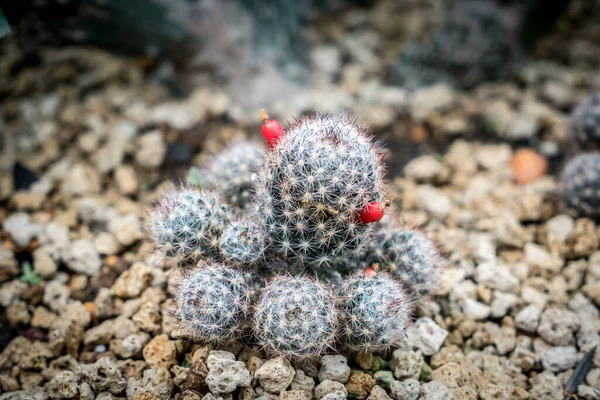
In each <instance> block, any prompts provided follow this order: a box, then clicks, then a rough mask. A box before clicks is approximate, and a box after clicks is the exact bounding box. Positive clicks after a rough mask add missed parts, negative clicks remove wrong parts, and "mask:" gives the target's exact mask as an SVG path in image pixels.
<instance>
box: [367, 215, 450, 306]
mask: <svg viewBox="0 0 600 400" xmlns="http://www.w3.org/2000/svg"><path fill="white" fill-rule="evenodd" d="M440 260H441V258H440V255H439V253H438V251H437V248H436V246H435V244H434V243H433V242H432V241H431V240H430V239H429V238H428V237H427V235H426V234H425V233H423V232H420V231H417V230H410V229H407V228H404V227H396V226H393V225H391V224H386V225H384V226H383V227H381V228H380V229H379V230H377V231H376V233H375V237H374V238H373V240H371V241H370V243H369V246H368V248H367V250H366V251H365V253H364V254H363V255H362V256H361V261H362V262H364V263H365V264H366V265H372V264H378V265H379V266H380V267H381V269H382V270H384V271H388V272H390V273H391V274H393V275H395V276H397V277H398V278H400V280H401V281H402V282H403V283H404V284H405V286H406V289H407V292H408V293H409V294H410V296H412V297H413V298H414V299H418V298H419V297H421V296H425V295H428V294H430V293H431V292H433V291H434V290H435V289H436V287H437V276H438V269H439V268H440Z"/></svg>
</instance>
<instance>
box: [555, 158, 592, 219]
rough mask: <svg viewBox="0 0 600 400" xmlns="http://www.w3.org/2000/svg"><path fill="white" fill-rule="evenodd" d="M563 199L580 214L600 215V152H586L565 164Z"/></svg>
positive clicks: (588, 215) (569, 207)
mask: <svg viewBox="0 0 600 400" xmlns="http://www.w3.org/2000/svg"><path fill="white" fill-rule="evenodd" d="M562 185H563V188H562V200H563V203H564V204H565V206H566V207H567V208H568V209H570V210H573V211H575V212H576V213H577V214H578V215H579V216H587V217H590V218H598V217H599V216H600V154H599V153H584V154H581V155H579V156H577V157H575V158H574V159H573V160H571V161H569V163H568V164H567V165H566V166H565V169H564V171H563V174H562Z"/></svg>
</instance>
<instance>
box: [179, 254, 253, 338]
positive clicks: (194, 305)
mask: <svg viewBox="0 0 600 400" xmlns="http://www.w3.org/2000/svg"><path fill="white" fill-rule="evenodd" d="M182 273H183V277H182V278H181V279H180V282H179V283H178V284H177V285H175V288H174V289H173V297H174V299H175V303H176V304H177V309H176V311H175V317H176V319H177V321H178V322H179V324H180V326H181V327H182V328H183V330H184V333H186V334H189V335H191V336H192V338H193V339H195V340H199V341H202V342H208V343H224V342H228V341H230V340H235V339H237V338H239V337H240V336H241V335H242V334H243V333H244V329H245V328H246V327H247V326H248V325H247V324H248V315H249V312H250V304H251V302H252V301H253V299H254V295H255V293H256V288H257V281H256V279H255V277H254V276H253V275H252V274H251V273H248V272H243V271H241V270H237V269H233V268H230V267H227V266H225V265H222V264H218V263H214V262H206V263H203V262H201V263H200V264H199V265H198V267H197V268H194V269H191V270H184V271H183V272H182Z"/></svg>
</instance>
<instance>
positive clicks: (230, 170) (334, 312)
mask: <svg viewBox="0 0 600 400" xmlns="http://www.w3.org/2000/svg"><path fill="white" fill-rule="evenodd" d="M263 120H264V124H263V127H262V133H263V136H264V137H265V139H266V140H267V144H268V149H265V150H264V152H263V151H262V150H261V151H260V152H261V153H264V154H263V156H262V160H261V165H260V167H259V168H257V169H258V170H259V171H258V174H257V179H252V178H250V173H251V172H252V171H253V170H254V169H255V168H256V157H257V155H258V151H255V150H257V149H258V147H254V148H253V149H250V148H249V147H250V146H249V145H248V144H247V142H245V143H244V144H240V145H236V146H231V147H229V148H227V149H226V151H225V153H224V154H221V155H217V156H215V157H214V158H213V159H212V161H209V162H211V163H212V165H211V166H210V168H209V167H203V168H202V170H201V171H202V173H203V174H204V175H205V174H213V175H214V176H206V177H205V181H207V182H212V183H211V184H208V185H206V186H204V187H203V188H200V189H195V188H187V187H186V188H182V189H179V190H174V191H172V192H170V193H168V194H167V195H166V196H165V198H164V199H163V200H162V202H161V203H160V204H159V205H158V207H157V208H156V210H155V211H154V213H153V221H154V222H153V227H152V228H153V229H152V233H153V235H154V239H155V241H156V242H157V244H158V246H159V247H160V248H161V249H163V250H164V253H165V255H166V256H167V257H168V258H171V259H175V260H176V261H177V263H176V265H177V266H180V267H187V268H184V271H183V274H184V278H183V279H182V282H181V283H180V284H179V285H177V286H176V287H175V289H174V297H175V301H176V303H177V305H178V309H177V312H176V316H177V319H178V320H179V321H180V323H181V326H182V327H183V328H184V329H185V330H186V331H189V332H191V333H192V336H193V337H195V338H197V339H198V340H201V341H209V342H220V341H227V340H231V339H235V338H240V337H242V335H245V334H248V335H250V337H251V338H252V340H254V341H255V342H256V343H257V344H258V345H260V346H261V347H263V348H264V349H265V350H266V351H267V352H269V353H274V354H281V355H284V356H286V357H289V358H292V359H305V358H311V357H315V356H317V355H319V354H322V353H324V352H327V351H330V350H332V349H335V348H338V347H339V346H346V347H348V348H350V349H352V350H355V351H384V350H387V349H388V348H389V347H391V346H394V345H396V344H398V341H399V340H400V339H401V338H402V335H403V332H404V326H405V324H406V323H407V322H408V321H409V320H410V316H411V309H412V307H411V305H412V304H413V303H414V302H415V301H417V300H418V299H419V298H420V297H421V296H424V295H427V294H429V293H431V292H432V291H433V290H434V289H435V284H436V282H437V279H436V274H437V270H438V265H439V264H438V257H439V256H438V253H437V251H436V249H435V246H434V245H433V243H432V242H431V241H430V240H429V239H427V237H426V236H425V235H424V234H422V233H420V232H417V231H412V230H408V229H406V228H403V227H395V226H393V225H392V224H390V223H386V224H383V225H382V227H378V224H377V222H378V221H380V220H381V219H382V218H383V217H384V212H385V209H386V208H387V205H388V202H387V201H386V199H385V185H384V180H383V175H384V167H383V164H382V154H381V149H380V147H379V146H378V145H376V144H375V143H373V142H372V140H371V138H370V137H369V136H367V135H366V134H365V131H364V130H363V129H361V128H360V127H357V126H356V125H355V124H353V123H351V122H350V121H349V120H348V119H347V118H346V117H344V116H337V117H332V116H325V115H315V116H310V117H306V118H303V119H301V120H299V121H297V122H296V123H295V124H293V125H292V126H291V127H290V128H288V129H287V130H286V129H283V127H282V126H281V124H279V123H278V122H277V121H274V120H270V119H269V118H268V116H266V114H264V115H263ZM246 151H248V153H246ZM243 154H247V155H248V157H247V158H244V157H245V156H242V155H243ZM228 164H232V165H228ZM209 171H213V172H209ZM245 194H248V196H246V195H245ZM250 194H252V195H250ZM251 198H252V199H253V200H254V201H253V202H252V203H249V202H248V200H249V199H251ZM198 260H199V261H200V262H199V263H198V265H196V263H197V261H198ZM375 264H376V265H378V266H379V268H381V270H382V272H375V270H374V269H370V266H372V265H373V268H375V269H377V267H375V266H374V265H375ZM361 269H362V270H363V272H357V271H359V270H361ZM365 269H366V270H367V271H368V274H366V273H365V272H364V270H365ZM317 276H318V277H319V280H317V279H316V277H317ZM259 282H266V284H264V285H262V286H261V285H260V284H259Z"/></svg>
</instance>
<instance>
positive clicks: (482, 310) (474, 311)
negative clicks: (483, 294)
mask: <svg viewBox="0 0 600 400" xmlns="http://www.w3.org/2000/svg"><path fill="white" fill-rule="evenodd" d="M461 306H462V310H463V313H464V314H465V315H466V316H467V317H468V318H470V319H472V320H474V321H480V320H485V319H487V318H488V317H489V316H490V313H491V310H490V307H489V306H486V305H485V304H483V303H480V302H478V301H476V300H473V299H464V300H463V301H462V302H461Z"/></svg>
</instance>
